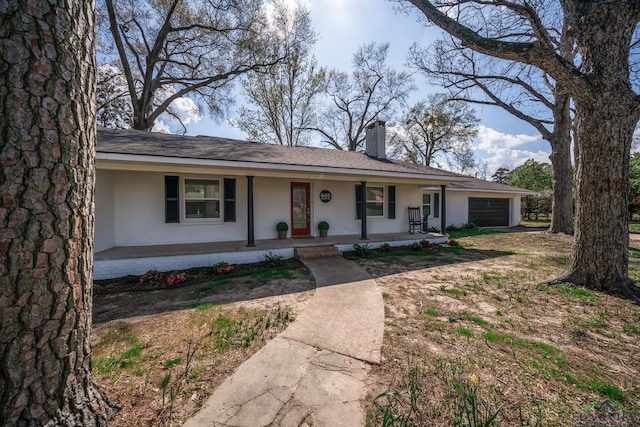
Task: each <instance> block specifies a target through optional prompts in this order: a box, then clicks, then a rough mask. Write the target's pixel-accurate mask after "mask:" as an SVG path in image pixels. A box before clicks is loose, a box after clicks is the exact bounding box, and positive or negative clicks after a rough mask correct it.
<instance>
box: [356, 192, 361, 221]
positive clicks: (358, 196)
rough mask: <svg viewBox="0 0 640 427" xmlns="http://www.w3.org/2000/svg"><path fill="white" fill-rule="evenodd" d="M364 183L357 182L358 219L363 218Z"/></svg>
mask: <svg viewBox="0 0 640 427" xmlns="http://www.w3.org/2000/svg"><path fill="white" fill-rule="evenodd" d="M361 188H362V185H361V184H356V219H362V190H361Z"/></svg>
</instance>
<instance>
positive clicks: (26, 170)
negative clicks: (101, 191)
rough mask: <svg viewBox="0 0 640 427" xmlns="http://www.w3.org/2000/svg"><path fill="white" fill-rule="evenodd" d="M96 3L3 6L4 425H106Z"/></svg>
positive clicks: (0, 256)
mask: <svg viewBox="0 0 640 427" xmlns="http://www.w3.org/2000/svg"><path fill="white" fill-rule="evenodd" d="M93 29H94V4H93V2H92V1H85V0H66V1H63V0H58V1H55V0H51V1H38V0H30V1H26V0H11V1H9V2H6V1H5V2H0V35H1V36H0V43H1V47H0V52H2V53H1V55H2V56H3V58H2V61H0V79H1V80H0V81H1V82H2V84H1V85H0V99H2V104H0V109H1V113H0V139H1V140H2V145H1V147H0V163H1V164H2V172H1V175H0V196H1V197H2V200H1V202H2V204H1V205H0V319H1V320H2V324H1V325H0V425H3V426H14V425H19V426H26V425H29V426H37V425H51V426H95V425H106V424H107V420H108V418H109V417H110V416H111V415H113V413H114V410H115V405H114V404H113V402H110V401H109V400H108V399H107V398H106V397H105V396H103V394H102V393H101V392H100V390H99V389H98V388H97V387H96V386H95V385H94V384H93V382H92V379H91V349H90V333H91V297H92V295H91V283H92V282H91V275H92V268H93V266H92V264H93V261H92V260H93V194H94V193H93V189H94V146H95V137H96V134H95V131H96V129H95V127H96V124H95V120H96V117H95V105H94V104H95V100H94V96H95V59H94V55H95V53H94V31H93Z"/></svg>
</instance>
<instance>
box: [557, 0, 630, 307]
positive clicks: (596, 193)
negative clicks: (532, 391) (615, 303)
mask: <svg viewBox="0 0 640 427" xmlns="http://www.w3.org/2000/svg"><path fill="white" fill-rule="evenodd" d="M564 8H565V19H566V20H567V25H568V28H570V29H571V32H572V34H571V35H572V36H573V37H575V41H576V45H577V46H578V48H579V51H580V55H581V60H582V63H581V66H580V71H581V73H582V74H583V78H582V81H583V82H585V83H586V85H587V86H586V87H585V88H583V89H586V90H581V91H576V92H575V93H572V96H573V98H574V101H575V105H576V112H577V113H576V125H575V127H576V141H577V144H578V152H579V158H578V159H577V166H578V167H577V173H576V233H575V236H574V241H573V247H572V253H571V265H570V267H569V270H568V271H567V272H566V273H565V274H564V275H563V276H562V277H560V279H562V280H567V281H570V282H572V283H576V284H581V285H584V286H587V287H590V288H593V289H597V290H603V291H608V292H612V293H619V294H625V295H627V296H630V297H632V298H634V299H635V298H636V297H635V296H633V292H637V288H636V287H635V286H634V287H633V288H631V287H630V284H631V280H630V278H629V276H628V257H629V254H628V250H629V228H628V215H627V211H628V205H627V190H628V187H629V157H630V150H631V141H632V137H633V130H634V128H635V126H636V124H637V122H638V119H640V103H639V102H638V96H637V95H636V94H635V93H634V92H633V90H632V87H631V82H630V78H629V52H630V46H631V39H632V35H633V32H634V31H635V28H636V25H637V20H638V17H637V15H638V13H640V10H639V5H638V2H632V1H629V2H627V1H620V2H606V1H595V2H583V1H579V0H567V1H565V2H564Z"/></svg>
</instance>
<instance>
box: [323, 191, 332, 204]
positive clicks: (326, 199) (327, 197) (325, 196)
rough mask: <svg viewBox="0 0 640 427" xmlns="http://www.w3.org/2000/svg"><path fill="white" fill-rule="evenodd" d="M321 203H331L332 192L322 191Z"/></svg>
mask: <svg viewBox="0 0 640 427" xmlns="http://www.w3.org/2000/svg"><path fill="white" fill-rule="evenodd" d="M320 201H321V202H323V203H329V202H330V201H331V191H329V190H322V191H321V192H320Z"/></svg>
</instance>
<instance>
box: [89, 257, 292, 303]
mask: <svg viewBox="0 0 640 427" xmlns="http://www.w3.org/2000/svg"><path fill="white" fill-rule="evenodd" d="M234 267H235V268H234V270H233V273H231V275H229V276H230V277H232V276H234V275H243V274H247V273H252V272H255V271H261V270H265V269H268V268H273V267H269V266H268V265H267V263H266V262H264V261H263V262H256V263H252V264H237V265H234ZM277 268H278V269H287V268H288V269H299V268H302V263H301V262H300V261H298V260H297V259H286V260H283V261H282V265H281V266H280V267H277ZM174 271H176V270H169V271H163V272H161V273H163V274H164V277H167V275H168V274H170V273H172V272H174ZM178 271H181V272H182V271H184V272H185V274H186V276H187V280H186V281H185V282H183V283H180V284H178V285H168V284H167V283H166V282H152V283H147V284H144V285H141V284H140V276H134V275H129V276H123V277H116V278H113V279H102V280H94V281H93V293H94V294H96V295H107V294H117V293H122V292H148V291H158V290H162V289H178V288H184V287H189V286H193V285H198V284H201V283H202V282H206V281H208V280H210V279H212V278H213V277H216V276H217V277H219V275H218V274H216V271H215V269H214V268H213V267H196V268H189V269H186V270H178Z"/></svg>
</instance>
